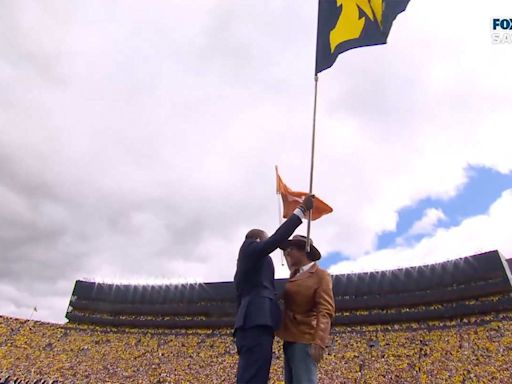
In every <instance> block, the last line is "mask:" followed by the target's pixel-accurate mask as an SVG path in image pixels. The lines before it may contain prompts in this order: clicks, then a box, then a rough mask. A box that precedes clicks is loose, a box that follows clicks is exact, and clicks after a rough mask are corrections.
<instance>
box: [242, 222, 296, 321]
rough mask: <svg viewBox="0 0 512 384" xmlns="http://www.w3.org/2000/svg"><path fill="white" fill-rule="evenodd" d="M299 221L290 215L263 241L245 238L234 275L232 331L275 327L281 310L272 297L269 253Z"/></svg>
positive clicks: (274, 291)
mask: <svg viewBox="0 0 512 384" xmlns="http://www.w3.org/2000/svg"><path fill="white" fill-rule="evenodd" d="M301 223H302V220H301V219H300V217H298V216H297V215H295V214H293V215H291V216H290V217H289V218H288V219H287V220H286V221H285V222H284V223H283V224H282V225H281V226H280V227H279V228H278V229H277V231H276V232H275V233H274V234H273V235H272V236H270V237H269V238H268V239H267V240H265V241H256V240H252V239H247V240H245V241H244V242H243V244H242V246H241V247H240V252H239V253H238V260H237V265H236V273H235V278H234V283H235V288H236V292H237V303H238V309H237V314H236V319H235V330H236V329H238V328H250V327H254V326H257V325H268V326H271V327H273V328H274V330H277V329H278V328H279V325H280V323H281V309H280V308H279V305H278V303H277V299H276V289H275V284H274V264H273V263H272V259H271V258H270V256H269V254H270V253H272V252H273V251H275V250H276V249H277V247H278V246H279V244H281V243H282V242H283V241H285V240H287V239H288V238H289V237H290V236H291V235H292V233H293V232H294V231H295V229H297V227H298V226H299V225H300V224H301Z"/></svg>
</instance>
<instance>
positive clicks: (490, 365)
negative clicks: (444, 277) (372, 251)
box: [0, 312, 512, 384]
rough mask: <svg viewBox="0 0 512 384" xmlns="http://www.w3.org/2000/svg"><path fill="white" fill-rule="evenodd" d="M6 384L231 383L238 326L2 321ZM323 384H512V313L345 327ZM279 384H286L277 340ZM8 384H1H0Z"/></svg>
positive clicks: (0, 351) (1, 372)
mask: <svg viewBox="0 0 512 384" xmlns="http://www.w3.org/2000/svg"><path fill="white" fill-rule="evenodd" d="M0 334H1V335H2V340H3V342H2V344H1V345H0V379H2V378H4V377H5V376H7V375H10V376H11V378H14V377H17V378H19V379H22V380H26V381H28V382H30V383H33V382H34V381H35V380H36V379H45V380H47V382H49V380H56V381H58V382H59V383H77V384H78V383H80V384H81V383H175V384H178V383H179V384H184V383H189V384H202V383H205V384H206V383H208V384H210V383H232V382H234V377H235V371H236V361H237V360H236V359H237V357H236V352H235V346H234V342H233V340H232V337H231V330H229V329H207V330H206V329H173V330H167V329H144V328H119V327H97V326H89V325H79V324H72V323H68V324H65V325H55V324H45V323H41V322H36V321H27V320H17V319H10V318H5V317H0ZM332 336H333V340H332V345H331V346H330V347H329V349H328V353H327V355H326V357H325V359H324V361H323V362H322V363H321V369H320V371H319V374H320V383H322V384H332V383H368V384H378V383H386V384H389V383H475V384H477V383H478V384H480V383H510V382H511V378H512V366H511V364H510V357H511V356H512V312H505V313H501V314H487V315H481V316H472V317H465V318H462V319H456V320H442V321H421V322H415V323H398V324H387V325H351V326H337V327H335V328H334V329H333V333H332ZM274 350H275V352H276V353H275V357H274V361H273V364H272V371H271V378H272V379H271V383H274V384H277V383H279V382H282V377H283V375H282V351H281V346H280V343H279V342H278V341H277V340H276V343H275V348H274ZM0 382H1V381H0Z"/></svg>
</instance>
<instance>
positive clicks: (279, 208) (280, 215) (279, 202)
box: [275, 165, 284, 267]
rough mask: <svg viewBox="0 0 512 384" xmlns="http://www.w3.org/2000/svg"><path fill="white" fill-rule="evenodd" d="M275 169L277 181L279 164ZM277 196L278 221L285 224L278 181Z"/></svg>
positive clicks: (282, 259)
mask: <svg viewBox="0 0 512 384" xmlns="http://www.w3.org/2000/svg"><path fill="white" fill-rule="evenodd" d="M275 169H276V181H277V175H278V170H277V165H276V166H275ZM276 196H277V216H278V217H277V222H278V223H279V226H281V224H283V213H282V210H281V199H282V198H281V192H279V188H278V186H277V182H276ZM281 266H283V267H284V251H281Z"/></svg>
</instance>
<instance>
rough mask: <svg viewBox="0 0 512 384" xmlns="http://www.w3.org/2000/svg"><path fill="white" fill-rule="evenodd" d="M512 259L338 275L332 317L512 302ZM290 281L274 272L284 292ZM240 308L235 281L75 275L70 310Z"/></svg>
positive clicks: (172, 317)
mask: <svg viewBox="0 0 512 384" xmlns="http://www.w3.org/2000/svg"><path fill="white" fill-rule="evenodd" d="M510 267H511V265H510V261H508V262H507V261H505V259H504V258H503V256H502V255H501V254H500V253H499V252H498V251H489V252H485V253H480V254H476V255H472V256H468V257H463V258H459V259H455V260H449V261H444V262H441V263H437V264H430V265H423V266H416V267H407V268H401V269H395V270H389V271H377V272H365V273H350V274H340V275H334V276H333V277H332V278H333V291H334V296H335V300H336V312H337V315H336V317H335V319H334V322H335V324H354V323H368V324H373V323H386V322H388V323H389V322H396V321H416V320H421V319H435V318H449V317H457V316H463V315H471V314H479V313H487V312H493V311H503V310H507V309H511V308H512V299H511V297H510V293H511V292H512V276H511V273H510V269H511V268H510ZM285 283H286V279H278V280H276V287H277V290H278V293H279V294H280V293H281V292H282V291H283V289H284V285H285ZM489 298H490V299H489ZM469 303H470V304H469ZM437 304H443V306H442V308H439V305H437ZM435 305H437V306H436V308H433V306H435ZM411 308H412V309H413V310H411ZM405 309H407V310H405ZM235 312H236V296H235V289H234V285H233V282H218V283H194V284H163V285H133V284H107V283H96V282H88V281H82V280H77V281H76V283H75V287H74V289H73V293H72V296H71V299H70V303H69V307H68V311H67V313H66V317H67V319H68V320H69V321H71V322H77V323H92V324H98V325H101V324H104V325H120V326H134V327H170V328H191V327H201V328H210V327H230V326H232V324H233V321H234V315H235Z"/></svg>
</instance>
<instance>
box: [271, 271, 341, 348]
mask: <svg viewBox="0 0 512 384" xmlns="http://www.w3.org/2000/svg"><path fill="white" fill-rule="evenodd" d="M283 298H284V313H283V322H282V324H281V328H280V329H279V331H278V332H277V336H279V337H280V338H281V339H283V340H284V341H293V342H298V343H307V344H318V345H321V346H322V347H324V348H325V347H326V346H327V344H328V343H329V333H330V331H331V320H332V318H333V317H334V295H333V293H332V280H331V276H330V275H329V273H328V272H327V271H326V270H324V269H322V268H320V267H319V266H318V265H317V264H316V263H315V264H313V265H312V266H311V267H310V268H309V269H308V270H307V271H305V272H303V273H301V274H299V275H298V276H295V277H293V278H291V279H289V280H288V281H287V283H286V286H285V289H284V293H283Z"/></svg>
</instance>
